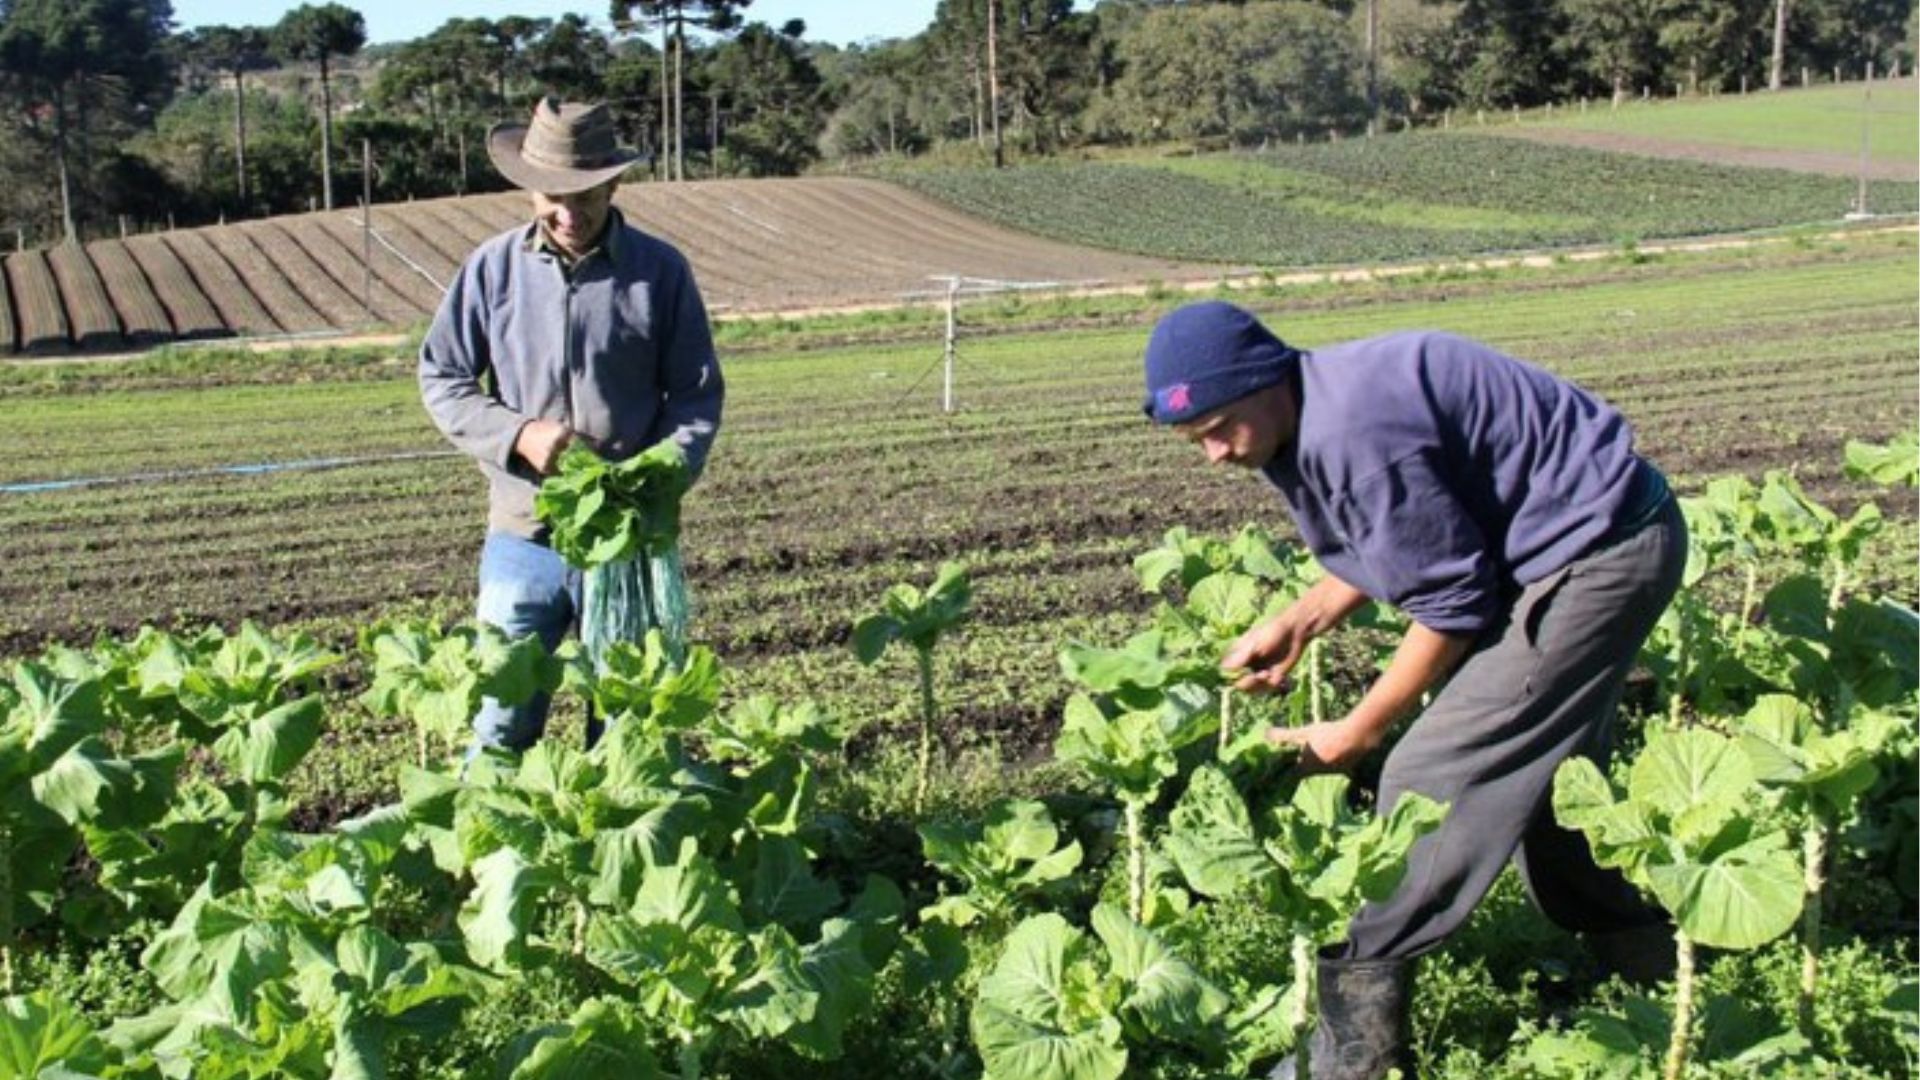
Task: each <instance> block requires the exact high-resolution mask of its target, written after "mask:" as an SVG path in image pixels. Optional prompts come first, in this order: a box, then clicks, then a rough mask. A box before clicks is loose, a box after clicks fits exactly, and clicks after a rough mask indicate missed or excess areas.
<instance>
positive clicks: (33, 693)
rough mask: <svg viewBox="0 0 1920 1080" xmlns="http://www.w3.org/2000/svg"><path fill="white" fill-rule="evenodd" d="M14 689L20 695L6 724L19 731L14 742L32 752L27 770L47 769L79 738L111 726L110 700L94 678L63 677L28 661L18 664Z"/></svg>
mask: <svg viewBox="0 0 1920 1080" xmlns="http://www.w3.org/2000/svg"><path fill="white" fill-rule="evenodd" d="M13 688H14V693H15V695H16V696H17V699H18V700H17V701H16V703H15V704H14V706H13V709H12V712H11V715H10V716H8V717H7V718H6V725H5V726H6V729H8V730H9V732H10V733H11V734H12V735H13V736H14V738H13V739H10V740H8V741H13V742H14V743H15V745H17V746H19V747H20V749H21V750H22V751H23V752H24V753H25V754H26V755H27V757H26V759H25V760H24V761H21V762H20V765H21V766H24V770H23V771H24V772H26V773H32V772H38V771H40V770H42V769H45V768H47V767H48V766H50V765H52V764H53V763H54V762H55V761H56V760H58V759H59V758H60V755H62V754H65V753H66V752H67V751H68V750H70V749H72V748H73V746H74V744H75V743H78V742H79V741H80V740H82V739H84V738H86V737H87V736H89V735H98V734H100V733H101V732H102V731H104V730H105V729H106V726H107V715H106V705H105V700H104V698H103V696H102V694H101V690H100V684H99V683H98V682H96V681H94V680H91V679H82V680H75V679H69V678H63V677H61V676H60V675H57V674H55V673H54V672H53V671H51V670H50V669H48V668H46V667H45V666H43V665H40V664H36V663H34V662H32V661H22V662H20V663H19V664H16V665H15V666H14V669H13ZM0 779H4V777H0Z"/></svg>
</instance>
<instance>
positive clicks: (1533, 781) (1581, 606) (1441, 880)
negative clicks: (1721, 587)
mask: <svg viewBox="0 0 1920 1080" xmlns="http://www.w3.org/2000/svg"><path fill="white" fill-rule="evenodd" d="M1686 559H1687V532H1686V521H1685V519H1684V518H1683V517H1681V514H1680V509H1679V507H1678V505H1677V504H1676V503H1675V502H1674V501H1673V500H1671V499H1669V500H1668V501H1667V503H1666V505H1665V507H1664V508H1662V510H1661V511H1660V512H1659V514H1658V515H1657V516H1656V517H1655V518H1654V519H1653V520H1651V521H1650V522H1648V523H1647V524H1646V525H1645V526H1643V527H1641V528H1640V529H1639V531H1637V532H1634V533H1632V534H1631V535H1629V536H1627V537H1625V538H1623V539H1620V540H1617V541H1615V542H1613V543H1610V544H1605V545H1603V546H1601V547H1599V548H1597V549H1595V550H1593V551H1590V552H1588V553H1587V554H1585V555H1583V556H1581V557H1580V558H1578V559H1576V560H1574V561H1573V562H1572V563H1570V564H1568V565H1567V566H1565V567H1563V568H1562V569H1560V570H1559V571H1557V572H1555V573H1553V574H1551V575H1549V576H1547V577H1546V578H1544V579H1542V580H1540V581H1537V582H1534V583H1533V584H1531V585H1528V586H1527V587H1526V588H1525V589H1523V590H1522V591H1521V592H1520V594H1519V595H1518V596H1517V597H1515V599H1514V601H1513V603H1512V604H1511V605H1510V606H1509V608H1508V610H1507V612H1506V614H1505V615H1504V616H1502V618H1501V619H1500V620H1499V621H1498V622H1496V623H1495V624H1494V625H1493V626H1491V627H1489V628H1488V629H1487V630H1486V631H1485V632H1484V633H1483V634H1482V635H1481V637H1480V639H1479V640H1478V641H1477V642H1476V643H1475V645H1474V648H1473V651H1472V652H1470V653H1469V654H1468V656H1467V658H1466V660H1465V661H1464V662H1462V664H1461V665H1460V667H1459V669H1458V670H1456V671H1455V672H1454V675H1453V677H1452V678H1451V679H1450V680H1448V682H1447V684H1446V686H1445V687H1444V688H1443V689H1442V690H1441V691H1440V692H1439V694H1438V695H1436V696H1435V698H1434V700H1433V703H1432V704H1431V705H1430V706H1429V707H1428V708H1427V709H1426V711H1425V712H1423V713H1422V714H1421V715H1420V717H1419V718H1418V719H1417V720H1415V721H1414V723H1413V725H1412V726H1411V727H1410V728H1408V730H1407V732H1406V734H1405V735H1404V736H1403V737H1402V738H1401V739H1400V741H1399V743H1398V744H1397V745H1396V746H1395V747H1394V748H1393V750H1392V751H1391V752H1390V753H1389V754H1388V755H1387V760H1386V765H1385V767H1384V769H1383V771H1382V773H1381V777H1380V806H1381V807H1382V808H1383V809H1385V808H1391V807H1392V806H1393V803H1394V800H1396V799H1398V798H1399V797H1400V794H1401V793H1402V792H1406V791H1417V792H1420V793H1421V794H1423V795H1426V796H1429V797H1430V798H1433V799H1436V800H1439V801H1440V802H1444V803H1448V804H1450V809H1449V810H1448V813H1447V817H1446V820H1445V821H1444V822H1443V823H1442V824H1441V826H1440V828H1439V829H1438V830H1436V831H1435V832H1433V833H1430V834H1428V835H1427V836H1425V837H1424V838H1422V839H1421V840H1420V842H1419V843H1418V844H1417V845H1416V846H1415V847H1414V849H1413V852H1412V853H1411V855H1410V856H1409V859H1408V865H1407V874H1406V877H1405V878H1404V879H1402V881H1401V883H1400V887H1399V889H1398V890H1396V891H1395V892H1394V894H1393V895H1392V896H1390V897H1388V898H1387V899H1386V900H1385V901H1383V902H1381V903H1377V904H1367V905H1365V906H1363V907H1362V908H1361V909H1360V911H1359V912H1358V913H1357V914H1355V915H1354V917H1353V921H1352V923H1351V924H1350V926H1349V928H1348V934H1347V945H1346V947H1345V948H1344V949H1341V948H1339V947H1338V946H1336V947H1334V948H1333V949H1330V950H1329V954H1331V955H1335V956H1339V957H1341V958H1344V959H1350V960H1374V959H1387V958H1401V957H1412V956H1418V955H1420V954H1421V953H1424V952H1426V951H1428V950H1430V949H1432V948H1434V947H1435V946H1437V945H1439V944H1440V942H1441V941H1443V940H1444V939H1445V938H1446V937H1447V935H1449V934H1451V933H1452V932H1453V931H1454V930H1455V929H1457V928H1458V927H1459V926H1460V925H1461V924H1462V923H1464V922H1466V921H1467V917H1468V916H1469V915H1471V914H1472V913H1473V909H1474V907H1475V906H1476V905H1478V904H1479V903H1480V900H1481V898H1482V897H1484V896H1485V895H1486V893H1487V890H1488V889H1489V888H1491V887H1492V886H1493V882H1494V879H1495V878H1497V877H1498V876H1499V874H1500V871H1501V868H1503V867H1504V866H1505V865H1506V863H1507V860H1508V859H1509V858H1515V859H1516V861H1517V863H1518V866H1519V869H1520V873H1521V876H1522V877H1523V878H1524V879H1525V881H1526V885H1527V890H1528V891H1529V892H1530V893H1531V894H1532V896H1533V899H1534V902H1535V903H1537V904H1539V905H1540V908H1541V910H1542V911H1544V912H1545V913H1546V915H1547V916H1548V917H1549V918H1551V919H1552V920H1553V921H1554V922H1556V923H1558V924H1559V925H1561V926H1563V927H1565V928H1567V929H1568V930H1573V931H1580V932H1608V931H1615V930H1626V929H1631V928H1634V927H1640V926H1646V925H1649V924H1651V923H1655V922H1658V921H1660V920H1662V919H1664V915H1662V914H1661V913H1660V911H1659V910H1658V909H1656V908H1654V907H1652V906H1650V905H1649V904H1647V903H1646V902H1645V901H1644V900H1642V899H1641V898H1640V897H1639V895H1638V894H1637V893H1636V892H1635V891H1634V889H1633V887H1632V886H1630V885H1628V884H1627V882H1626V880H1625V879H1624V878H1622V877H1621V876H1620V874H1619V873H1618V872H1616V871H1612V870H1602V869H1601V868H1600V867H1598V866H1596V865H1595V864H1594V861H1593V855H1592V853H1591V852H1590V851H1589V850H1588V848H1587V844H1586V840H1585V839H1584V838H1583V837H1582V836H1581V835H1580V834H1579V833H1576V832H1571V831H1569V830H1567V829H1563V828H1561V827H1560V826H1559V825H1558V824H1556V823H1555V822H1554V820H1553V774H1554V770H1555V769H1557V768H1559V766H1560V763H1561V762H1562V761H1565V760H1566V759H1567V758H1568V757H1570V756H1571V755H1574V754H1582V755H1585V756H1586V757H1589V758H1591V759H1593V760H1594V761H1596V762H1599V763H1600V764H1601V765H1602V767H1604V766H1605V763H1606V759H1607V757H1608V755H1609V754H1611V753H1612V749H1613V731H1614V718H1615V715H1616V713H1617V712H1618V710H1619V705H1620V693H1621V688H1622V686H1623V684H1624V683H1625V681H1626V677H1627V673H1628V671H1629V670H1631V669H1632V667H1633V663H1634V658H1635V657H1636V656H1637V655H1638V653H1639V650H1640V645H1641V643H1642V642H1644V641H1645V640H1646V637H1647V635H1648V633H1650V632H1651V631H1652V630H1653V626H1654V623H1655V622H1657V621H1658V620H1659V618H1660V613H1661V612H1662V611H1664V610H1665V609H1666V606H1667V602H1668V601H1669V600H1671V599H1672V598H1673V593H1674V590H1675V589H1676V588H1678V586H1679V583H1680V575H1681V571H1682V570H1684V569H1685V567H1686Z"/></svg>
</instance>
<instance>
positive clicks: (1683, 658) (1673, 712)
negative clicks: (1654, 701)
mask: <svg viewBox="0 0 1920 1080" xmlns="http://www.w3.org/2000/svg"><path fill="white" fill-rule="evenodd" d="M1678 614H1679V616H1680V655H1679V656H1678V657H1677V658H1676V659H1675V660H1674V665H1673V698H1672V699H1671V700H1670V701H1668V702H1667V720H1668V721H1669V722H1670V723H1673V724H1676V725H1677V724H1679V723H1680V713H1681V708H1682V706H1683V705H1685V703H1686V700H1687V661H1688V660H1689V659H1691V657H1690V656H1689V655H1688V654H1689V653H1691V652H1692V648H1691V646H1692V645H1693V632H1692V630H1691V626H1692V624H1691V623H1690V622H1689V621H1688V619H1687V612H1686V610H1685V609H1684V608H1683V609H1682V610H1680V611H1679V612H1678Z"/></svg>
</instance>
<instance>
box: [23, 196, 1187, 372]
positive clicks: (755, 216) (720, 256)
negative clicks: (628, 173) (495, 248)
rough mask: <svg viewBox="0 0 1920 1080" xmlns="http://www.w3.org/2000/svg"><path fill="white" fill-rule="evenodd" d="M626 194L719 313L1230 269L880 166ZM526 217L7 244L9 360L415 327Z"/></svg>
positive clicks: (494, 200)
mask: <svg viewBox="0 0 1920 1080" xmlns="http://www.w3.org/2000/svg"><path fill="white" fill-rule="evenodd" d="M620 207H621V209H622V210H623V211H624V212H625V213H626V214H627V215H628V216H629V217H630V218H631V219H632V220H633V222H634V223H635V224H637V225H639V226H640V227H641V228H643V229H646V230H648V231H650V232H654V233H656V234H658V235H660V236H662V237H664V238H666V239H667V240H668V241H669V242H671V243H673V244H674V245H675V246H677V247H679V248H680V249H681V250H682V251H683V252H684V253H685V254H686V255H687V256H688V258H689V259H690V260H692V262H693V264H694V266H695V267H696V268H697V269H698V274H699V277H700V282H701V287H702V291H703V292H704V293H705V295H706V299H707V302H708V304H709V305H711V306H712V307H714V308H716V309H718V310H733V311H758V310H775V309H785V308H795V307H804V308H812V307H834V306H841V305H848V304H860V303H871V302H884V301H890V300H897V299H898V298H899V297H901V296H902V294H907V293H913V292H916V291H919V292H924V291H927V290H929V289H931V288H933V287H934V283H933V282H930V281H929V280H928V278H929V275H936V274H960V275H964V276H969V277H982V278H995V279H1015V280H1025V281H1035V280H1044V281H1062V282H1076V283H1083V282H1103V283H1104V282H1141V281H1148V280H1163V279H1169V280H1189V279H1191V280H1202V279H1207V278H1210V277H1215V276H1217V275H1218V273H1219V270H1220V268H1218V267H1213V266H1206V265H1199V264H1183V263H1176V262H1171V261H1166V260H1158V259H1147V258H1139V257H1135V256H1130V255H1119V254H1114V253H1112V252H1104V251H1098V250H1095V249H1092V248H1082V247H1075V246H1073V245H1069V244H1061V243H1056V242H1053V241H1048V240H1041V239H1038V238H1036V237H1032V236H1028V235H1026V234H1023V233H1018V232H1014V231H1012V230H1008V229H1004V228H1000V227H998V226H993V225H988V224H985V223H983V222H980V221H977V220H975V219H972V218H969V217H967V216H965V215H964V214H961V213H959V212H958V211H955V210H952V209H949V208H947V207H944V206H941V205H940V204H938V203H935V202H933V201H931V200H928V199H925V198H923V197H921V196H918V195H914V194H912V193H910V192H907V191H905V190H903V189H900V188H897V187H894V186H893V185H890V184H886V183H882V182H879V181H874V180H861V179H843V178H809V179H801V180H755V181H740V180H729V181H706V182H696V183H689V184H681V185H664V184H644V185H633V186H629V187H627V188H624V189H622V191H621V193H620ZM526 221H527V204H526V199H525V197H524V196H521V195H518V194H503V195H480V196H472V197H469V198H463V199H437V200H431V201H426V202H420V203H406V204H389V205H385V206H379V207H376V208H375V209H374V212H373V220H372V227H373V231H374V233H375V235H376V238H375V239H374V241H373V243H372V247H371V251H372V255H371V258H367V257H366V256H365V251H366V245H367V241H366V238H365V237H364V236H363V222H362V219H361V216H360V213H359V211H358V210H351V211H333V212H327V213H319V214H300V215H290V216H286V217H278V218H270V219H266V220H262V221H250V222H243V223H240V224H235V225H221V226H214V227H209V228H202V229H187V230H181V231H177V232H168V233H161V234H153V235H148V236H138V237H133V238H130V239H128V240H125V241H121V240H100V241H94V242H92V243H89V244H86V245H84V246H83V247H77V248H61V249H56V250H55V251H53V252H39V251H29V252H19V253H15V254H11V255H8V256H7V257H6V260H5V268H4V269H5V272H4V274H0V356H4V355H6V354H9V353H14V352H24V353H32V354H50V353H63V352H86V351H102V350H115V349H124V348H128V347H134V346H139V345H143V344H147V343H151V342H154V341H160V340H167V339H185V338H202V337H220V336H234V335H240V336H259V335H276V334H313V333H325V332H343V333H344V332H349V331H356V330H363V329H367V328H370V327H404V326H409V325H413V324H417V323H420V322H422V321H424V320H426V319H428V318H430V317H431V316H432V314H433V311H434V309H435V307H436V306H437V305H438V304H439V300H440V296H441V293H442V291H443V288H444V286H445V285H446V283H447V282H449V281H450V280H451V279H452V276H453V274H454V272H455V270H456V268H457V267H458V266H459V264H460V263H461V262H462V261H463V260H464V259H465V258H466V257H467V255H468V254H469V253H471V252H472V251H473V249H474V248H475V247H477V246H478V245H479V244H480V243H482V242H483V241H485V240H486V239H487V238H488V237H490V236H493V235H496V234H498V233H500V232H503V231H505V230H507V229H511V228H513V227H515V226H516V225H520V224H523V223H525V222H526ZM369 276H370V277H371V280H370V281H369Z"/></svg>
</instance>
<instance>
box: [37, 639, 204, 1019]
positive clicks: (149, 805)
mask: <svg viewBox="0 0 1920 1080" xmlns="http://www.w3.org/2000/svg"><path fill="white" fill-rule="evenodd" d="M8 698H9V700H10V701H11V705H10V707H9V708H8V709H7V711H6V713H5V715H4V716H0V981H4V982H5V983H6V984H7V988H8V989H9V990H11V988H12V982H13V949H14V942H15V937H16V935H17V933H18V931H19V930H20V929H21V928H22V926H24V925H27V924H31V923H32V922H35V921H38V920H40V919H43V918H46V917H48V916H51V915H53V914H55V913H56V912H59V913H60V914H62V915H63V916H65V917H66V918H68V919H69V920H79V919H83V918H84V917H85V916H86V914H87V909H86V906H85V905H82V904H76V903H72V902H71V901H70V900H65V901H64V902H63V891H64V890H63V886H64V874H65V871H66V868H67V866H68V864H69V863H70V862H71V861H72V857H73V855H74V853H75V851H76V850H77V849H78V848H79V847H80V844H81V842H82V839H83V837H84V838H89V839H91V838H92V837H95V836H99V837H106V836H109V835H112V834H114V833H118V832H131V831H136V830H145V829H148V828H151V827H152V826H153V825H154V824H156V823H157V822H159V821H160V820H161V819H162V818H163V817H165V816H166V815H167V813H168V808H169V806H170V805H171V803H172V801H173V798H174V794H175V783H176V778H177V774H178V772H179V770H180V765H181V762H182V760H183V752H182V750H181V749H180V748H179V747H178V746H166V747H162V748H161V749H158V750H154V751H150V752H148V753H144V754H137V755H134V756H131V757H122V756H120V755H119V754H118V753H116V752H115V751H114V749H113V748H112V746H111V744H110V742H109V741H108V735H109V722H110V721H109V716H108V713H107V706H106V701H105V698H104V696H103V695H102V693H101V688H100V684H99V683H98V682H96V681H94V680H92V679H90V678H83V679H73V678H68V677H65V676H62V675H59V674H57V673H55V672H54V671H52V670H50V669H48V668H46V667H43V666H41V665H39V664H37V663H32V662H22V663H20V664H18V665H16V666H15V668H14V670H13V678H12V683H11V688H10V693H9V694H8ZM94 846H95V847H96V848H97V850H96V852H95V854H96V857H97V858H101V859H111V858H113V856H114V852H113V851H112V849H111V846H110V845H108V844H104V843H102V844H98V845H94ZM94 929H99V927H95V928H94Z"/></svg>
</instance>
